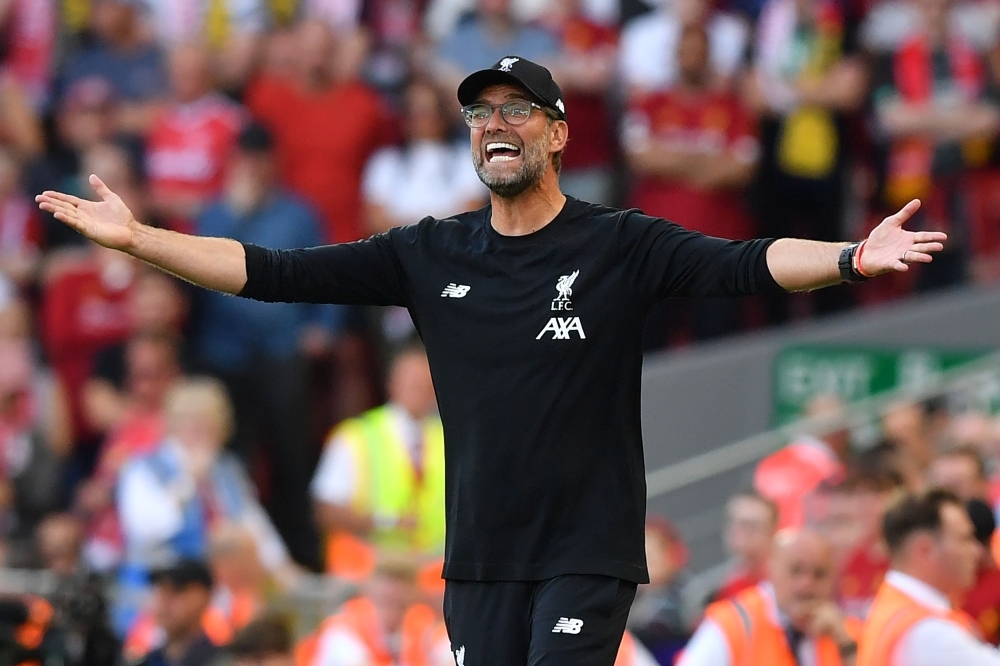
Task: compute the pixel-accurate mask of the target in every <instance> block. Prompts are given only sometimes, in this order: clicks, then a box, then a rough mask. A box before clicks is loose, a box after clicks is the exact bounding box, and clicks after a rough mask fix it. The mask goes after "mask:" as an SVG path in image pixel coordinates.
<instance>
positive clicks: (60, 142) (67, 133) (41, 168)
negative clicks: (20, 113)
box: [26, 76, 118, 250]
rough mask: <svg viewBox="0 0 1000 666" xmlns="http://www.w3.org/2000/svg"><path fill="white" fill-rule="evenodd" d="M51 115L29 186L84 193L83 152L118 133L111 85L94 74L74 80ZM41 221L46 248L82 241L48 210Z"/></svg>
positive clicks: (28, 175) (31, 168) (29, 172)
mask: <svg viewBox="0 0 1000 666" xmlns="http://www.w3.org/2000/svg"><path fill="white" fill-rule="evenodd" d="M53 115H54V121H55V127H54V132H53V134H54V136H53V141H51V142H50V143H49V145H48V146H47V151H46V153H45V155H43V156H40V157H39V158H38V159H36V160H33V161H31V162H29V163H28V165H27V168H26V172H27V173H26V178H27V181H28V187H29V189H31V190H46V189H52V188H57V189H62V188H65V189H66V190H67V191H70V192H77V193H79V194H83V193H84V192H85V191H87V187H88V186H87V185H86V182H85V181H86V177H84V179H82V180H81V179H80V178H79V170H80V162H81V160H82V159H83V154H84V153H85V152H86V151H88V150H89V149H91V148H93V147H94V146H97V145H100V144H103V143H106V142H108V141H110V140H111V139H112V138H113V137H114V136H115V134H116V133H117V132H118V121H117V116H118V108H117V100H116V96H115V90H114V87H113V86H112V85H111V84H110V83H109V82H108V81H107V80H105V79H103V78H101V77H97V76H92V77H85V78H82V79H80V80H78V81H75V82H74V83H73V84H72V85H70V86H69V88H67V90H66V91H65V92H64V94H63V95H62V97H61V98H60V99H59V100H58V103H57V104H56V108H55V110H54V113H53ZM86 175H87V174H84V176H86ZM42 221H43V226H44V229H45V232H44V238H45V244H46V247H47V248H48V249H50V250H51V249H55V248H59V247H63V246H65V245H82V244H83V239H82V238H81V237H80V235H79V234H77V233H74V232H73V231H72V230H71V229H68V228H67V227H66V225H65V224H62V223H60V222H57V221H56V220H55V219H54V218H53V217H52V216H51V215H49V214H48V213H42Z"/></svg>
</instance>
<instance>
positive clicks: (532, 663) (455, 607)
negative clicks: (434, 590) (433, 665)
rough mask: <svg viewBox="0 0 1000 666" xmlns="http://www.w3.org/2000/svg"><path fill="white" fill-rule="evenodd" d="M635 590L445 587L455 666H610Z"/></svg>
mask: <svg viewBox="0 0 1000 666" xmlns="http://www.w3.org/2000/svg"><path fill="white" fill-rule="evenodd" d="M635 590H636V584H635V583H630V582H628V581H623V580H619V579H617V578H611V577H608V576H584V575H567V576H557V577H556V578H550V579H548V580H542V581H524V582H508V581H498V582H474V581H457V580H449V581H448V582H447V584H446V587H445V594H444V618H445V624H447V626H448V636H449V638H450V639H451V650H452V653H453V654H454V655H455V663H456V664H457V665H458V666H466V664H467V665H468V666H613V664H614V663H615V657H616V656H617V654H618V646H619V645H620V644H621V640H622V634H623V633H624V632H625V621H626V620H627V619H628V611H629V608H631V606H632V600H633V599H634V598H635Z"/></svg>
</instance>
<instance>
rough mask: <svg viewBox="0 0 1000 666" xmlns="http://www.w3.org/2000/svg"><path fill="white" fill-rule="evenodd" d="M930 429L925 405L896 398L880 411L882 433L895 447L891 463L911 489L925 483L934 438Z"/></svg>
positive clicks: (916, 488) (934, 443) (916, 489)
mask: <svg viewBox="0 0 1000 666" xmlns="http://www.w3.org/2000/svg"><path fill="white" fill-rule="evenodd" d="M931 432H932V429H931V428H930V414H929V412H928V411H927V409H926V405H923V404H920V403H916V402H899V403H896V404H894V405H890V406H889V408H887V409H886V410H885V411H884V412H882V435H883V437H885V440H886V442H887V443H888V444H889V445H890V446H892V447H893V448H894V449H895V450H896V453H897V455H896V456H894V458H893V461H894V464H895V466H896V467H897V469H898V471H899V473H900V474H901V475H902V476H903V482H904V483H905V484H906V487H907V488H909V489H910V490H911V491H914V492H916V491H919V490H922V489H923V488H925V487H926V479H927V469H928V467H929V466H930V464H931V461H932V460H933V459H934V453H935V450H936V442H934V441H933V440H932V439H931Z"/></svg>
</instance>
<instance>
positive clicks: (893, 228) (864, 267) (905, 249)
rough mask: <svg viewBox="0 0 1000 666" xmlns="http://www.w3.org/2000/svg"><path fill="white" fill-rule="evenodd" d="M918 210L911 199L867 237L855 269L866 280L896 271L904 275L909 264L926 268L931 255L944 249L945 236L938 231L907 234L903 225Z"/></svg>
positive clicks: (918, 204)
mask: <svg viewBox="0 0 1000 666" xmlns="http://www.w3.org/2000/svg"><path fill="white" fill-rule="evenodd" d="M918 210H920V200H919V199H914V200H913V201H911V202H910V203H908V204H906V205H905V206H903V208H902V210H900V211H899V212H898V213H896V214H895V215H890V216H889V217H887V218H885V219H884V220H882V223H881V224H879V225H878V226H877V227H875V228H874V229H873V230H872V232H871V233H870V234H869V235H868V238H867V240H866V241H865V244H864V247H863V248H859V249H860V250H861V256H860V260H859V262H858V267H859V268H860V269H861V273H862V274H864V275H866V276H875V275H881V274H882V273H890V272H892V271H897V272H899V273H905V272H906V271H908V270H909V269H910V266H909V264H928V263H930V262H931V261H932V260H933V257H932V256H931V254H932V253H934V252H940V251H941V250H943V249H944V245H943V243H944V241H946V240H947V239H948V235H947V234H945V233H944V232H941V231H906V230H905V229H903V224H904V223H906V221H907V220H909V219H910V218H911V217H913V215H914V214H915V213H916V212H917V211H918Z"/></svg>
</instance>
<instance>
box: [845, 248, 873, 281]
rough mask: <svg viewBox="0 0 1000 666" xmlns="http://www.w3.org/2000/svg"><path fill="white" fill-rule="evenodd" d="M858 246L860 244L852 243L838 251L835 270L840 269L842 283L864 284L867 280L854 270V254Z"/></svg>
mask: <svg viewBox="0 0 1000 666" xmlns="http://www.w3.org/2000/svg"><path fill="white" fill-rule="evenodd" d="M859 245H861V243H853V244H852V245H848V246H847V247H845V248H844V249H843V250H841V251H840V259H839V260H838V261H837V268H839V269H840V279H841V280H843V281H844V282H864V281H865V280H867V279H868V278H866V277H865V276H864V275H862V274H861V273H859V272H857V271H856V270H855V269H854V253H855V252H857V251H858V246H859Z"/></svg>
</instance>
